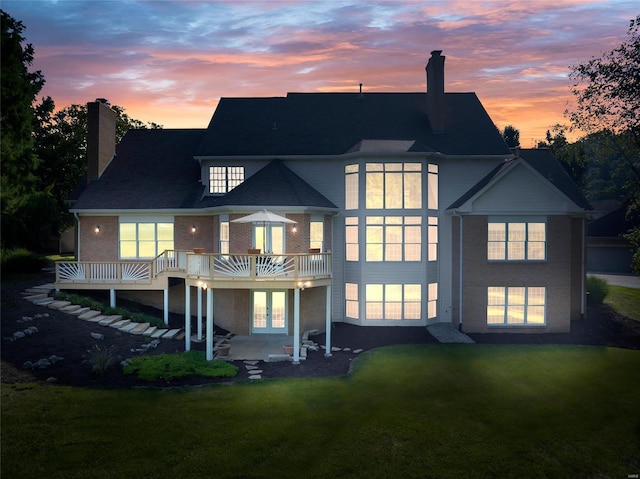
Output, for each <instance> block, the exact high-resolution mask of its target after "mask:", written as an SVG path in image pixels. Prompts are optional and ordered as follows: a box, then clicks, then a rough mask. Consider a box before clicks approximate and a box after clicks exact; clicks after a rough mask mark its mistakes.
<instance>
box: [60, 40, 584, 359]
mask: <svg viewBox="0 0 640 479" xmlns="http://www.w3.org/2000/svg"><path fill="white" fill-rule="evenodd" d="M444 61H445V57H444V56H442V55H441V52H440V51H434V52H432V53H431V57H430V59H429V61H428V64H427V66H426V73H427V78H426V80H427V81H426V83H427V88H426V91H423V92H416V93H369V92H366V93H363V92H362V89H360V92H358V93H289V94H288V95H287V96H286V97H275V98H222V99H221V100H220V102H219V104H218V107H217V109H216V111H215V113H214V115H213V117H212V119H211V121H210V123H209V125H208V127H207V128H205V129H190V130H179V129H178V130H132V131H129V132H128V133H127V134H126V135H125V137H124V138H123V140H122V141H121V143H120V144H119V145H118V146H117V148H116V147H115V146H114V140H113V138H114V133H113V130H114V125H113V123H114V118H115V116H114V114H113V112H112V111H111V109H110V108H109V107H108V105H107V104H106V102H104V101H101V100H97V101H96V102H92V103H89V105H88V107H89V119H90V123H89V126H90V128H89V130H90V131H89V137H88V142H89V145H90V146H89V167H88V176H87V178H88V181H87V184H86V185H84V188H83V189H82V191H81V192H80V193H79V194H78V195H77V196H75V197H74V198H73V205H72V207H71V211H72V212H73V214H74V215H75V216H76V219H77V225H78V241H77V243H78V246H77V258H78V260H79V261H78V262H77V263H60V264H58V266H57V286H58V287H59V288H61V289H85V288H97V289H109V290H110V291H111V298H112V301H113V302H115V297H116V291H117V294H119V295H120V294H125V293H126V292H127V291H131V290H136V291H138V292H140V291H154V293H149V294H154V295H156V297H157V298H158V297H160V296H161V297H162V300H161V303H162V304H163V307H164V309H165V312H166V311H167V310H168V309H169V308H172V309H175V310H177V311H181V312H182V311H184V312H185V317H186V318H189V319H188V320H186V321H185V327H186V328H187V332H189V331H190V328H191V325H190V323H191V321H190V318H191V311H195V310H196V309H197V311H198V317H201V315H202V308H206V310H207V314H206V316H207V324H208V325H209V327H208V328H207V329H208V330H210V329H211V327H210V325H211V324H212V322H211V321H212V318H214V317H215V321H216V324H219V325H220V326H221V327H224V328H226V329H228V330H230V331H232V332H234V333H236V334H263V333H269V334H278V333H285V334H293V336H294V341H296V344H299V343H298V341H299V336H300V332H301V331H303V330H308V329H324V330H325V331H326V333H327V335H328V336H329V334H330V330H331V323H332V322H340V321H344V322H348V323H351V324H355V325H360V326H363V327H366V326H371V327H375V326H382V325H384V326H389V325H393V326H398V327H402V326H426V325H429V324H432V323H435V322H444V323H450V324H453V325H455V326H456V327H458V328H460V329H461V330H462V331H465V332H502V333H512V332H517V333H520V332H536V333H538V332H563V331H569V329H570V321H571V320H575V319H579V318H580V317H581V316H583V315H584V314H585V286H584V278H585V269H584V265H585V231H586V223H585V218H586V215H587V214H588V212H589V211H590V206H589V204H588V203H587V202H586V200H585V199H584V198H583V197H582V196H581V195H580V193H579V192H578V190H577V188H576V187H575V185H574V184H573V183H572V182H571V180H570V179H569V177H568V176H567V175H566V174H565V173H564V171H563V169H562V168H561V166H560V164H559V163H558V162H557V161H556V159H555V158H554V157H553V155H552V154H551V153H550V152H549V151H548V150H519V151H516V152H513V151H511V150H510V149H509V148H508V147H507V145H506V144H505V143H504V141H503V139H502V137H501V135H500V133H499V132H498V130H497V128H496V127H495V126H494V124H493V122H492V121H491V119H490V118H489V116H488V115H487V113H486V111H485V109H484V108H483V106H482V104H481V103H480V101H479V100H478V98H477V96H476V95H475V94H474V93H448V92H446V93H445V89H444V85H445V81H444ZM263 209H265V210H269V211H271V212H273V213H274V214H278V215H280V216H281V217H283V218H286V219H287V221H288V222H282V221H281V222H262V221H257V222H250V223H245V222H238V221H237V220H241V219H242V218H243V217H246V216H247V215H249V214H252V213H255V212H258V211H261V210H263ZM160 291H162V293H160ZM205 292H206V298H203V294H205ZM203 302H204V303H203ZM186 341H187V345H186V347H187V348H188V347H189V343H188V341H189V334H187V339H186ZM328 341H330V338H329V337H328ZM294 359H297V358H295V357H294Z"/></svg>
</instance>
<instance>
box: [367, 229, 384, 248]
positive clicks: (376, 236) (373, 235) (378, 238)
mask: <svg viewBox="0 0 640 479" xmlns="http://www.w3.org/2000/svg"><path fill="white" fill-rule="evenodd" d="M382 232H383V228H382V226H367V244H368V243H382Z"/></svg>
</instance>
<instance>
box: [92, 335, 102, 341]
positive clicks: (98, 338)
mask: <svg viewBox="0 0 640 479" xmlns="http://www.w3.org/2000/svg"><path fill="white" fill-rule="evenodd" d="M91 337H92V338H93V339H97V340H98V341H100V340H101V339H104V334H100V333H91Z"/></svg>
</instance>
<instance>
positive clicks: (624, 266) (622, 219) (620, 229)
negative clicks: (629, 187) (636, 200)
mask: <svg viewBox="0 0 640 479" xmlns="http://www.w3.org/2000/svg"><path fill="white" fill-rule="evenodd" d="M594 207H595V208H597V210H598V211H602V212H603V213H604V214H603V215H602V216H601V217H599V218H597V219H595V220H593V221H591V222H590V223H589V225H588V227H587V271H589V272H590V273H610V274H611V273H613V274H632V271H631V263H632V260H633V252H634V248H633V245H632V244H631V242H630V241H629V240H627V239H626V238H624V236H623V235H624V234H625V233H628V232H629V230H631V229H633V228H634V227H637V226H639V224H638V220H637V219H635V220H634V219H632V218H628V217H627V210H628V208H629V201H628V200H627V201H623V202H622V203H620V202H618V201H615V200H609V201H600V202H598V205H597V206H596V205H595V204H594Z"/></svg>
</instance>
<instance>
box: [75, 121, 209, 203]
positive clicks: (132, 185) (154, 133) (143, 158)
mask: <svg viewBox="0 0 640 479" xmlns="http://www.w3.org/2000/svg"><path fill="white" fill-rule="evenodd" d="M203 133H204V130H202V129H198V130H181V129H171V130H165V129H158V130H149V129H147V130H129V131H128V132H127V134H126V135H125V136H124V138H123V139H122V141H121V142H120V144H119V145H118V146H117V148H116V156H115V157H114V158H113V160H112V161H111V163H110V164H109V166H108V167H107V168H106V169H105V171H104V173H103V174H102V176H101V177H100V178H99V179H97V180H94V181H92V182H91V183H89V184H88V185H87V186H86V188H85V189H84V191H83V192H82V193H81V194H80V195H79V198H78V199H77V201H76V202H75V204H74V205H73V207H72V211H73V210H109V209H165V208H190V207H193V205H194V204H195V203H196V202H197V201H198V200H199V199H200V197H201V195H202V188H203V187H202V185H201V184H200V165H199V164H198V162H197V161H196V160H194V159H193V155H194V153H195V150H196V148H197V146H198V145H199V144H200V140H201V139H202V135H203Z"/></svg>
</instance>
